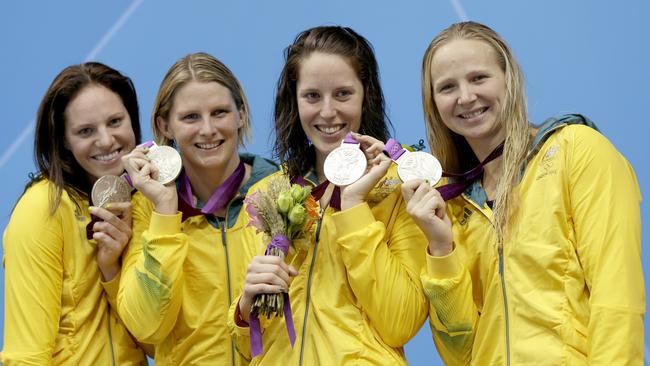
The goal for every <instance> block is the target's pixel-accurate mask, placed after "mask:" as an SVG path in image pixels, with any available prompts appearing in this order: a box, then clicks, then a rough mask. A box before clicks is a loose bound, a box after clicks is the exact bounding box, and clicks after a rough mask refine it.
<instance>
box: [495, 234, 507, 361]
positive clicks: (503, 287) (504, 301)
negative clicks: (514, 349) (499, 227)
mask: <svg viewBox="0 0 650 366" xmlns="http://www.w3.org/2000/svg"><path fill="white" fill-rule="evenodd" d="M497 250H498V252H499V277H500V279H501V294H502V296H503V313H504V315H505V320H506V365H508V366H510V319H509V318H508V296H507V294H506V281H505V276H504V273H503V271H504V264H503V245H502V244H501V243H499V245H498V246H497Z"/></svg>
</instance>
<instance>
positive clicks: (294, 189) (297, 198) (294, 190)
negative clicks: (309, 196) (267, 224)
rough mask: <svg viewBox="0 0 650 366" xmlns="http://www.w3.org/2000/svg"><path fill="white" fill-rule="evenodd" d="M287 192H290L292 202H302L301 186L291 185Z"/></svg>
mask: <svg viewBox="0 0 650 366" xmlns="http://www.w3.org/2000/svg"><path fill="white" fill-rule="evenodd" d="M289 192H291V197H293V201H294V202H302V200H303V199H304V196H303V189H302V187H301V186H299V185H297V184H294V185H292V186H291V190H290V191H289Z"/></svg>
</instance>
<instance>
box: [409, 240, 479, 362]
mask: <svg viewBox="0 0 650 366" xmlns="http://www.w3.org/2000/svg"><path fill="white" fill-rule="evenodd" d="M459 252H460V248H455V249H454V250H453V251H452V252H451V253H450V254H449V255H447V256H445V257H432V256H430V255H429V254H428V253H427V254H426V258H427V266H426V270H424V271H423V272H422V276H421V279H422V287H423V289H424V293H425V294H426V296H427V298H428V299H429V304H430V305H429V306H430V308H429V323H430V326H431V333H432V334H433V340H434V342H435V344H436V349H437V350H438V354H439V355H440V358H442V360H443V361H444V362H445V364H446V365H469V364H470V361H471V356H472V345H473V343H474V332H475V329H476V324H477V322H478V319H479V315H478V309H477V308H476V306H475V305H474V300H473V297H472V279H471V276H470V274H469V271H468V270H467V269H466V268H465V267H464V266H463V264H462V263H461V260H460V253H459Z"/></svg>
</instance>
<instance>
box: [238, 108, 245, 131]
mask: <svg viewBox="0 0 650 366" xmlns="http://www.w3.org/2000/svg"><path fill="white" fill-rule="evenodd" d="M246 117H247V114H246V110H245V109H244V107H241V108H240V109H239V121H237V129H240V128H242V127H244V120H246Z"/></svg>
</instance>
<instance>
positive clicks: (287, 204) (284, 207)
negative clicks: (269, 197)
mask: <svg viewBox="0 0 650 366" xmlns="http://www.w3.org/2000/svg"><path fill="white" fill-rule="evenodd" d="M276 203H277V205H278V211H280V213H287V212H289V210H291V206H293V198H292V197H291V193H290V192H287V191H284V192H280V194H279V195H278V199H277V202H276Z"/></svg>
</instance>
